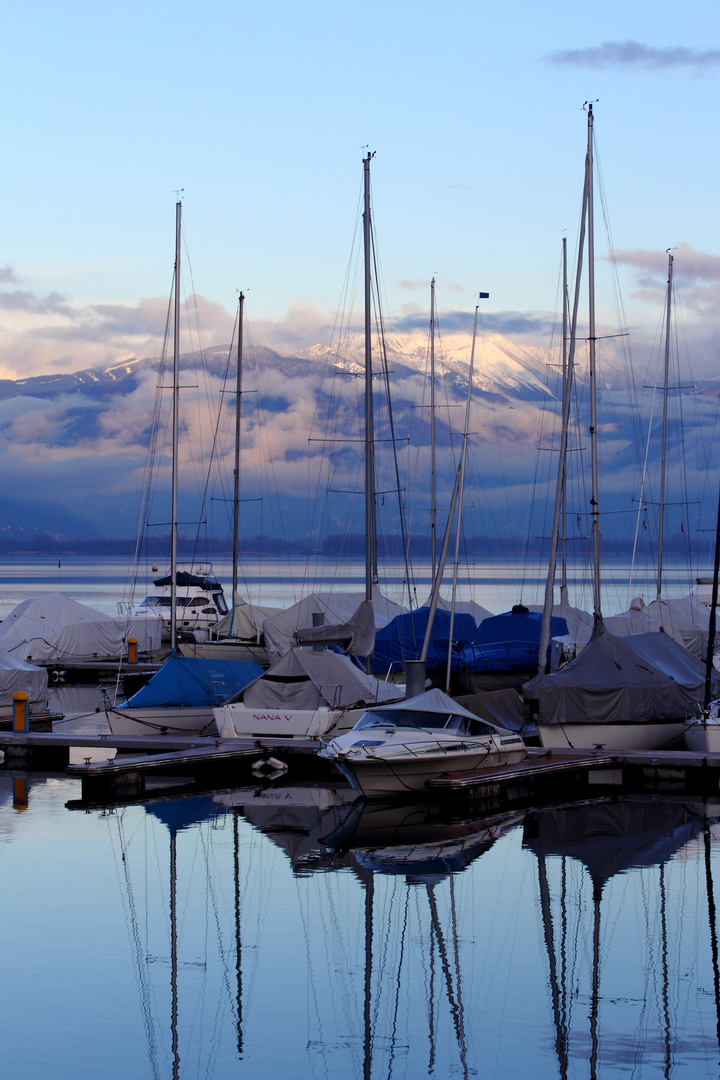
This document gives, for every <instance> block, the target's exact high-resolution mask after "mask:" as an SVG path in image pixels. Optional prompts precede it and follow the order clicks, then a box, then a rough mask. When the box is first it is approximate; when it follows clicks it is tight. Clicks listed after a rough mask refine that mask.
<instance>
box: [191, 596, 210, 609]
mask: <svg viewBox="0 0 720 1080" xmlns="http://www.w3.org/2000/svg"><path fill="white" fill-rule="evenodd" d="M207 602H208V600H207V596H193V598H192V600H187V601H186V604H187V606H188V607H205V605H206V604H207Z"/></svg>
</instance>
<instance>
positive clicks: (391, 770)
mask: <svg viewBox="0 0 720 1080" xmlns="http://www.w3.org/2000/svg"><path fill="white" fill-rule="evenodd" d="M320 756H321V757H323V758H326V759H327V760H329V761H332V762H333V763H334V764H336V765H338V766H339V767H340V769H341V771H343V772H344V773H345V774H346V775H347V776H348V777H349V778H350V779H351V782H352V783H353V784H354V785H355V786H356V787H357V788H358V790H360V791H361V792H362V794H363V795H365V796H366V797H367V798H375V797H382V796H387V795H400V794H403V793H405V792H411V791H421V790H423V789H424V788H426V787H427V784H428V781H430V780H434V779H438V778H440V777H451V776H458V775H463V774H466V773H470V772H474V771H475V770H477V769H489V768H496V767H498V766H503V765H511V764H515V763H516V762H519V761H523V760H524V758H525V743H524V742H523V740H522V738H521V737H520V736H519V735H518V734H516V733H515V732H511V731H504V730H501V729H499V728H496V729H494V728H493V727H492V726H491V725H490V724H488V723H486V722H485V721H483V720H480V719H479V718H478V717H477V716H475V715H473V713H471V712H469V711H468V710H467V709H464V708H463V707H462V706H461V705H459V704H458V703H457V702H455V701H453V700H452V698H449V697H447V695H446V694H443V693H442V691H440V690H429V691H428V692H427V693H425V694H420V695H419V696H418V697H415V698H409V699H406V700H404V701H401V702H397V703H396V704H394V705H387V706H379V707H376V708H373V709H370V710H368V711H367V712H365V713H364V715H363V716H362V717H361V719H360V720H359V721H358V723H357V724H356V725H355V727H354V728H353V729H352V731H350V732H348V733H347V734H345V735H340V736H338V737H337V738H335V739H333V740H332V742H330V743H329V744H328V745H327V746H326V747H324V749H323V750H321V751H320Z"/></svg>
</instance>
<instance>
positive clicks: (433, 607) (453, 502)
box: [420, 293, 488, 664]
mask: <svg viewBox="0 0 720 1080" xmlns="http://www.w3.org/2000/svg"><path fill="white" fill-rule="evenodd" d="M480 296H481V297H483V298H484V297H486V296H488V293H480ZM479 310H480V307H479V305H477V304H476V306H475V321H474V323H473V335H472V345H471V347H470V371H469V374H468V392H467V400H466V403H465V433H464V434H463V442H462V449H461V451H460V460H459V462H458V466H457V470H456V472H455V484H454V486H453V491H452V497H451V499H450V509H449V510H448V518H447V524H446V526H445V533H444V535H443V542H442V546H441V548H440V560H439V562H438V567H437V571H436V573H435V578H434V580H433V588H432V595H431V597H430V611H429V612H428V621H427V627H426V629H425V638H424V640H423V647H422V652H421V653H420V661H421V663H423V664H424V663H425V661H426V660H427V654H428V649H429V648H430V638H431V636H432V628H433V622H434V620H435V612H436V611H437V606H438V599H439V597H440V585H441V583H442V578H443V574H444V573H445V560H446V558H447V553H448V547H449V546H450V534H451V532H452V526H453V520H454V518H455V507H456V506H457V503H458V497H459V495H460V489H461V486H462V482H463V477H464V472H465V452H466V449H467V442H468V437H469V436H468V433H469V431H470V405H471V398H472V380H473V370H474V366H475V340H476V338H477V324H478V312H479ZM457 527H458V532H459V531H460V521H459V520H458V526H457ZM451 640H452V634H451Z"/></svg>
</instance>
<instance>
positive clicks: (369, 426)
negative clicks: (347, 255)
mask: <svg viewBox="0 0 720 1080" xmlns="http://www.w3.org/2000/svg"><path fill="white" fill-rule="evenodd" d="M374 156H375V155H374V153H372V154H371V153H370V152H369V151H368V155H367V157H365V158H363V250H364V257H365V599H366V600H372V589H373V584H374V581H375V580H376V574H375V562H376V560H375V545H376V537H375V435H374V425H373V387H372V273H371V268H372V251H371V245H370V162H371V161H372V159H373V157H374Z"/></svg>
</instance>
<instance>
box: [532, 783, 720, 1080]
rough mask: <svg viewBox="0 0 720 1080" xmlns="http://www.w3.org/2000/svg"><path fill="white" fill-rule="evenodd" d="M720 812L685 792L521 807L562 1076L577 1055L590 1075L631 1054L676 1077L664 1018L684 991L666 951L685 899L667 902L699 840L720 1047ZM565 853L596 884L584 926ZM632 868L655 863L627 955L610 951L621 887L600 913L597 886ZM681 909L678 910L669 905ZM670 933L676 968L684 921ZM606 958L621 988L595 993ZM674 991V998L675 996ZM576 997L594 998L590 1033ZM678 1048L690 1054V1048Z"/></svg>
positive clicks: (579, 889)
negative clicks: (713, 827)
mask: <svg viewBox="0 0 720 1080" xmlns="http://www.w3.org/2000/svg"><path fill="white" fill-rule="evenodd" d="M719 817H720V803H715V804H712V803H707V802H706V803H693V802H691V801H689V800H685V799H682V800H678V801H663V802H658V801H657V799H656V798H655V797H647V798H638V797H635V798H616V799H613V800H612V801H602V802H597V803H594V804H589V805H583V806H575V807H565V808H562V809H559V808H553V809H547V810H542V811H537V812H534V813H531V814H528V815H527V817H526V820H525V824H524V828H523V847H524V848H525V849H526V850H529V851H531V852H533V854H534V855H535V856H536V857H537V866H538V892H539V901H540V911H541V915H542V926H543V937H544V945H545V950H546V953H547V960H548V969H549V984H550V992H551V1000H552V1012H553V1023H554V1027H555V1053H556V1056H557V1061H558V1066H559V1073H560V1077H561V1078H562V1080H564V1078H565V1077H567V1076H568V1075H569V1071H570V1064H571V1060H572V1058H573V1057H575V1058H578V1057H580V1058H583V1059H587V1061H588V1065H589V1075H590V1077H591V1080H595V1078H596V1077H597V1076H598V1075H599V1071H600V1070H601V1068H602V1067H604V1066H606V1067H610V1066H619V1065H621V1064H624V1065H627V1063H628V1062H629V1061H630V1060H632V1061H633V1062H635V1064H636V1067H637V1068H639V1069H642V1068H643V1067H645V1068H653V1067H654V1068H656V1069H657V1068H659V1069H660V1070H661V1073H662V1075H663V1076H664V1077H669V1076H670V1075H671V1071H672V1069H673V1067H674V1065H675V1064H676V1063H675V1061H674V1059H673V1049H674V1046H675V1044H676V1042H679V1041H680V1033H679V1032H673V1030H672V1023H671V1020H672V1017H673V1016H677V1015H678V1011H679V1007H680V999H681V997H682V996H683V993H684V991H683V988H682V981H683V976H682V973H681V971H680V970H678V968H677V967H675V969H674V970H672V969H671V964H670V960H669V954H670V950H671V949H672V948H673V941H672V931H673V927H672V926H671V925H670V921H669V920H670V918H672V916H673V915H679V916H681V909H682V897H680V899H679V901H678V899H677V898H676V897H674V896H673V900H672V904H671V906H670V907H669V900H668V882H667V868H668V866H669V864H670V863H671V862H673V860H681V859H683V858H684V859H689V858H693V857H694V858H698V857H699V851H700V848H699V841H700V838H702V842H703V849H704V853H705V863H706V887H707V905H708V906H707V915H708V920H709V933H710V939H711V954H712V966H713V981H714V985H715V1009H716V1016H717V1019H718V1028H717V1032H718V1049H719V1050H720V994H719V992H718V991H719V988H720V982H719V981H718V962H717V929H716V917H715V902H714V889H713V882H712V875H711V863H710V823H711V821H712V820H717V819H718V818H719ZM550 860H553V861H555V860H557V863H558V865H557V866H556V867H555V869H557V870H559V875H556V876H555V879H554V880H553V881H552V882H551V874H550V872H549V861H550ZM571 860H572V861H574V862H576V863H580V864H582V866H583V867H584V869H585V871H586V873H587V877H588V878H589V882H590V886H591V892H592V907H591V911H592V919H591V926H590V927H587V928H586V926H585V923H586V920H585V919H584V918H583V913H584V908H585V901H584V899H583V893H584V888H583V885H584V883H583V882H582V880H580V881H578V880H577V879H574V880H572V879H571V871H570V865H569V864H570V861H571ZM633 871H634V872H639V871H657V881H656V885H657V888H656V889H653V888H652V885H651V883H650V881H649V880H647V875H645V876H644V877H643V878H642V879H641V880H642V881H643V887H642V890H641V896H642V897H643V900H644V904H645V907H644V909H643V910H641V911H638V912H637V916H638V918H637V929H638V931H639V933H638V936H637V938H636V939H635V940H634V941H633V940H631V939H628V940H626V941H625V942H624V953H623V955H622V957H617V956H615V957H613V955H612V937H613V922H614V921H616V920H617V919H618V918H619V912H618V904H617V893H615V894H614V896H613V897H612V899H611V898H610V897H608V898H607V899H608V904H607V907H606V911H605V918H604V921H603V919H602V916H603V893H604V891H605V890H606V887H607V886H608V884H609V883H610V882H611V880H612V879H613V878H615V877H622V876H623V875H628V874H630V873H631V872H633ZM553 889H554V892H553ZM625 892H626V895H625V896H623V897H622V900H621V904H622V903H628V902H629V900H630V897H629V894H628V890H625ZM676 905H678V906H679V908H680V910H679V911H677V910H675V908H676ZM604 927H607V929H604ZM588 929H589V931H590V935H589V936H590V937H591V941H592V950H591V958H590V970H589V972H588V971H587V970H585V964H586V962H587V957H586V956H585V949H584V943H585V941H586V940H587V930H588ZM674 929H675V934H676V940H675V943H674V946H675V950H676V952H675V955H676V960H677V961H678V964H679V959H680V955H681V947H680V945H681V939H682V930H683V927H682V923H681V922H680V921H679V920H678V921H677V922H675V926H674ZM643 930H644V939H643V934H642V933H641V931H643ZM584 931H585V932H584ZM635 951H636V952H635ZM634 952H635V955H633V953H634ZM658 954H659V970H658V965H657V959H658ZM618 960H619V961H620V963H619V964H618ZM684 962H687V960H685V961H684ZM611 964H612V966H613V971H612V976H611V977H612V979H613V980H617V979H618V972H620V979H619V982H620V985H621V990H620V993H618V990H617V986H616V985H615V984H614V982H613V985H612V986H611V987H609V988H608V990H607V992H606V993H605V994H602V993H601V974H602V969H603V967H604V966H605V967H610V965H611ZM673 980H674V985H673ZM588 984H589V985H588ZM638 984H639V985H638ZM673 994H674V995H675V998H674V1000H673V1001H671V996H672V995H673ZM578 998H580V999H581V1000H582V1001H583V1002H587V1003H588V1006H589V1013H588V1014H587V1016H588V1019H589V1024H588V1030H587V1031H585V1030H584V1020H585V1016H583V1017H582V1018H581V1019H580V1020H579V1021H578V1022H577V1025H576V1024H575V1017H574V1014H573V1010H574V1003H575V1001H576V999H578ZM619 1004H620V1005H622V1009H623V1013H624V1015H623V1017H621V1018H618V1017H617V1015H616V1006H617V1005H619ZM601 1006H603V1007H604V1008H605V1010H606V1016H608V1018H609V1019H610V1022H609V1024H608V1030H607V1031H606V1033H605V1034H604V1035H602V1036H601V1029H600V1019H601V1016H600V1013H601ZM653 1012H655V1014H656V1015H659V1016H660V1017H661V1023H660V1029H659V1030H658V1029H657V1028H655V1027H654V1025H653V1023H652V1021H651V1019H650V1015H651V1014H652V1013H653ZM633 1014H639V1015H638V1016H636V1030H635V1034H634V1035H633V1034H631V1030H632V1029H631V1027H630V1026H629V1021H630V1018H631V1017H632V1016H633ZM685 1050H686V1052H687V1050H688V1046H687V1044H686V1046H685Z"/></svg>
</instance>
